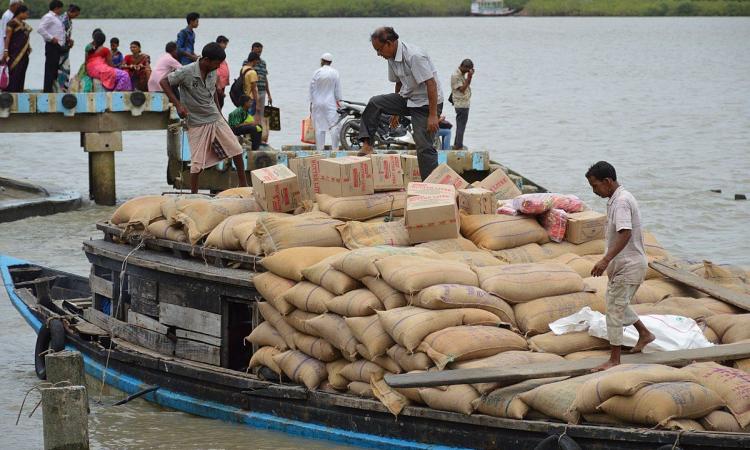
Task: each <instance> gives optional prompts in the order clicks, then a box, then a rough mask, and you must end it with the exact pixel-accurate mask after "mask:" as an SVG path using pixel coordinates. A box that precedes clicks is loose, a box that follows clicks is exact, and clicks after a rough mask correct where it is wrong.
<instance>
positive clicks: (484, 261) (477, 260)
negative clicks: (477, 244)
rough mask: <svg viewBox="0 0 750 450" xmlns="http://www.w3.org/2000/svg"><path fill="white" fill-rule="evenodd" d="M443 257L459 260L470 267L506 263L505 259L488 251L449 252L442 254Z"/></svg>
mask: <svg viewBox="0 0 750 450" xmlns="http://www.w3.org/2000/svg"><path fill="white" fill-rule="evenodd" d="M440 256H441V258H442V259H446V260H449V261H458V262H461V263H464V264H466V265H467V266H469V267H487V266H501V265H504V264H506V263H505V262H503V261H500V260H499V259H497V258H495V257H494V256H492V253H490V252H487V251H481V250H480V251H476V252H467V251H462V252H447V253H443V254H441V255H440Z"/></svg>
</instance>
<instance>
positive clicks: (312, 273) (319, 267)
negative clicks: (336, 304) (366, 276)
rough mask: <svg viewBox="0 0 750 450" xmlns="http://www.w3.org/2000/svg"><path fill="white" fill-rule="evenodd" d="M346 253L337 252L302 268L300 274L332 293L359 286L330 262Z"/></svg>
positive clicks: (347, 290)
mask: <svg viewBox="0 0 750 450" xmlns="http://www.w3.org/2000/svg"><path fill="white" fill-rule="evenodd" d="M344 255H346V253H338V254H336V255H333V256H329V257H328V258H326V259H324V260H322V261H320V262H319V263H317V264H314V265H312V266H310V267H308V268H306V269H303V270H302V276H304V277H305V279H307V280H310V281H311V282H312V283H315V284H317V285H318V286H322V287H324V288H325V289H326V290H328V291H330V292H331V293H333V294H336V295H341V294H344V293H346V292H349V291H353V290H354V289H357V288H358V287H360V284H359V282H357V280H355V279H354V278H352V277H350V276H349V275H347V274H345V273H344V272H341V271H338V270H336V269H334V268H333V266H332V265H331V263H332V262H333V261H335V260H337V259H339V258H341V257H343V256H344Z"/></svg>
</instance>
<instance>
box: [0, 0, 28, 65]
mask: <svg viewBox="0 0 750 450" xmlns="http://www.w3.org/2000/svg"><path fill="white" fill-rule="evenodd" d="M21 5H23V0H10V3H9V4H8V9H7V10H5V13H3V17H2V18H0V32H2V33H0V63H2V61H3V56H4V55H5V30H6V27H7V26H8V22H10V21H11V19H13V16H14V15H15V13H16V9H18V7H19V6H21ZM10 63H11V61H8V64H10Z"/></svg>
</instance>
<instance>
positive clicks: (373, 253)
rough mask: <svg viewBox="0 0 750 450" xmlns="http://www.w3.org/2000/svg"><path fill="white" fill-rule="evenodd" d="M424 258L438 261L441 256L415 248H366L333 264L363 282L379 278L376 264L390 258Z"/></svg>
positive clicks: (353, 251)
mask: <svg viewBox="0 0 750 450" xmlns="http://www.w3.org/2000/svg"><path fill="white" fill-rule="evenodd" d="M394 255H401V256H407V255H411V256H424V257H428V258H435V259H438V258H439V256H438V254H437V253H435V252H434V251H432V250H429V249H423V248H414V247H390V246H381V247H366V248H360V249H357V250H352V251H350V252H349V253H347V254H346V255H345V256H344V257H342V258H341V259H336V260H334V261H333V262H332V265H333V267H334V269H336V270H340V271H341V272H344V273H345V274H347V275H349V276H350V277H352V278H354V279H356V280H361V279H362V278H364V277H368V276H370V277H377V276H379V275H380V272H379V271H378V268H377V267H376V266H375V262H376V261H378V260H380V259H383V258H387V257H389V256H394Z"/></svg>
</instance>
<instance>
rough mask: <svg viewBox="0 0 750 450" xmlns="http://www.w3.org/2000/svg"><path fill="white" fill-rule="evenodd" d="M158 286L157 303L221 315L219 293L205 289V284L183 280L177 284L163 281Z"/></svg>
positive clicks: (211, 289) (215, 290)
mask: <svg viewBox="0 0 750 450" xmlns="http://www.w3.org/2000/svg"><path fill="white" fill-rule="evenodd" d="M159 284H160V286H159V303H170V304H172V305H177V306H182V307H185V308H193V309H198V310H201V311H206V312H210V313H214V314H221V297H220V294H219V291H218V290H217V289H213V287H211V288H208V289H207V288H206V284H205V283H201V282H196V281H195V280H192V279H184V280H181V283H179V284H178V283H168V282H164V281H162V282H161V283H159Z"/></svg>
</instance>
